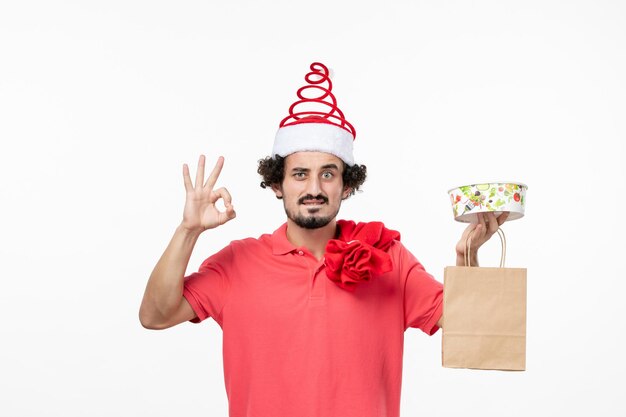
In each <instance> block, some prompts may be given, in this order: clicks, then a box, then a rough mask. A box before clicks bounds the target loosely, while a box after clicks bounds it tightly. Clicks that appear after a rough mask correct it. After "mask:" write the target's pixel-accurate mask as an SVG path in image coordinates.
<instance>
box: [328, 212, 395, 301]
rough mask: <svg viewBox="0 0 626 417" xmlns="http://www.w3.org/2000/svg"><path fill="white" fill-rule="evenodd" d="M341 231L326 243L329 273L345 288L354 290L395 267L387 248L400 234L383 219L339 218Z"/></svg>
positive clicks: (331, 278) (330, 277) (329, 276)
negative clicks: (386, 224)
mask: <svg viewBox="0 0 626 417" xmlns="http://www.w3.org/2000/svg"><path fill="white" fill-rule="evenodd" d="M337 226H338V227H339V230H340V234H339V238H338V239H331V240H329V241H328V244H327V245H326V256H325V259H326V260H325V262H326V275H327V276H328V278H329V279H330V280H331V281H334V282H335V283H336V284H337V285H339V286H340V287H341V288H343V289H346V290H349V291H354V289H355V287H356V284H358V283H359V282H361V281H369V280H370V279H371V278H372V277H375V276H378V275H381V274H384V273H386V272H389V271H391V270H392V269H393V263H392V261H391V256H389V254H388V253H387V250H388V249H389V248H390V247H391V244H392V243H393V241H394V240H400V233H399V232H397V231H395V230H390V229H387V228H386V227H385V225H384V224H383V223H381V222H370V223H359V224H356V223H354V222H353V221H347V220H338V221H337Z"/></svg>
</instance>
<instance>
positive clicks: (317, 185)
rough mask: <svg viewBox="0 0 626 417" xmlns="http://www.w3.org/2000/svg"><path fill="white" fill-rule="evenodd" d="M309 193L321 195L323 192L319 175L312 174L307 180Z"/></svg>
mask: <svg viewBox="0 0 626 417" xmlns="http://www.w3.org/2000/svg"><path fill="white" fill-rule="evenodd" d="M306 191H307V194H311V195H319V194H321V193H322V183H321V181H320V179H319V177H317V176H311V177H310V178H309V181H307V187H306Z"/></svg>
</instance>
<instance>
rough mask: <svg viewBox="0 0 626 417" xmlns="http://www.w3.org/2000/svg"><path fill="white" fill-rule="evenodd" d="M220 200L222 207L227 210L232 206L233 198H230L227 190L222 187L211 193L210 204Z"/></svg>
mask: <svg viewBox="0 0 626 417" xmlns="http://www.w3.org/2000/svg"><path fill="white" fill-rule="evenodd" d="M220 198H221V199H222V200H223V201H224V207H226V208H228V207H229V206H231V205H232V202H233V198H232V197H231V196H230V193H229V192H228V190H227V189H226V188H224V187H222V188H218V189H217V190H213V192H212V193H211V199H210V201H211V203H215V202H216V201H217V200H219V199H220Z"/></svg>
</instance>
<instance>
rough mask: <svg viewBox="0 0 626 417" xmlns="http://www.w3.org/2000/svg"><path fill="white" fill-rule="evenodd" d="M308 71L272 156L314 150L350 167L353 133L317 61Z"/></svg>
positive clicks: (323, 68) (277, 135)
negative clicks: (333, 157) (305, 83)
mask: <svg viewBox="0 0 626 417" xmlns="http://www.w3.org/2000/svg"><path fill="white" fill-rule="evenodd" d="M310 68H311V71H310V72H309V73H308V74H307V75H306V76H305V77H304V79H305V81H306V82H307V85H305V86H303V87H300V89H299V90H298V93H297V94H298V100H297V101H296V102H295V103H293V104H292V105H291V107H289V116H287V117H285V118H284V119H283V120H282V121H281V122H280V125H279V128H278V132H276V138H275V139H274V148H273V149H272V157H274V156H275V155H279V156H282V157H286V156H287V155H289V154H292V153H294V152H300V151H317V152H327V153H330V154H333V155H335V156H337V157H338V158H341V160H343V161H344V162H345V163H346V164H348V165H354V155H353V152H352V144H353V142H354V138H355V137H356V130H355V129H354V127H353V126H352V125H351V124H350V123H348V121H347V120H346V118H345V117H344V115H343V112H342V111H341V110H339V107H337V100H336V99H335V96H334V95H333V93H332V88H333V84H332V82H331V81H330V72H329V71H328V68H327V67H326V66H325V65H324V64H322V63H320V62H314V63H312V64H311V67H310ZM296 108H297V109H296Z"/></svg>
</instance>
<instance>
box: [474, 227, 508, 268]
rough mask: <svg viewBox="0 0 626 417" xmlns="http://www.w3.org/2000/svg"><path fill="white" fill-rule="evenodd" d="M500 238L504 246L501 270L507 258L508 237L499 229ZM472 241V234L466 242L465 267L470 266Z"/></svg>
mask: <svg viewBox="0 0 626 417" xmlns="http://www.w3.org/2000/svg"><path fill="white" fill-rule="evenodd" d="M497 232H498V237H499V238H500V243H501V244H502V255H501V256H500V268H504V261H505V258H506V236H505V235H504V230H502V228H500V227H498V230H497ZM471 241H472V234H471V233H470V234H469V235H468V236H467V239H466V240H465V266H471V265H470V245H471Z"/></svg>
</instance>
